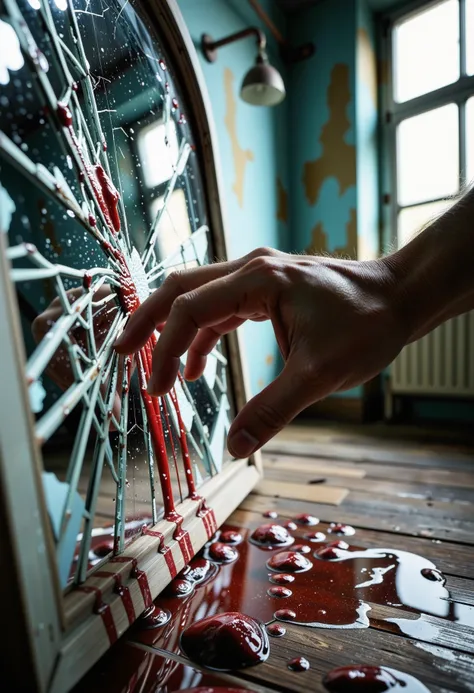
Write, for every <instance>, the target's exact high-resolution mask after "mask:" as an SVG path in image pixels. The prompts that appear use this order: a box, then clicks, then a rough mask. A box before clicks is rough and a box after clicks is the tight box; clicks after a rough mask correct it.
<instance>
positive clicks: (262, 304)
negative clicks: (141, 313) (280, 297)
mask: <svg viewBox="0 0 474 693" xmlns="http://www.w3.org/2000/svg"><path fill="white" fill-rule="evenodd" d="M264 281H265V279H264V278H262V277H260V276H259V275H256V274H250V273H246V274H242V272H235V273H233V274H232V275H230V276H228V277H221V278H220V279H215V280H214V281H212V282H210V283H208V284H206V285H205V286H201V287H200V288H198V289H196V290H195V291H191V292H189V293H188V294H184V295H182V296H181V297H179V298H178V299H177V300H176V301H175V302H174V304H173V307H172V309H171V311H170V314H169V318H168V320H167V321H166V324H165V326H164V328H163V331H162V333H161V336H160V338H159V339H158V342H157V344H156V347H155V350H154V352H153V369H152V376H151V378H150V382H149V385H148V391H149V392H150V394H152V395H162V394H165V393H166V392H168V391H169V390H170V389H171V388H172V387H173V384H174V382H175V380H176V376H177V374H178V369H179V364H180V358H181V356H182V355H183V354H184V353H185V352H186V351H187V350H188V349H189V347H190V345H191V344H192V342H193V340H194V339H195V337H196V335H197V333H198V331H199V330H200V329H202V328H209V327H212V326H213V325H219V324H221V323H223V322H224V321H226V320H229V319H230V318H234V317H235V318H239V319H240V320H241V321H242V322H243V321H244V320H246V319H247V318H248V317H250V316H251V315H253V314H254V313H257V312H258V313H266V312H267V307H266V303H267V300H268V299H269V298H270V297H271V296H272V295H273V291H272V287H271V286H267V287H266V288H265V291H262V282H264Z"/></svg>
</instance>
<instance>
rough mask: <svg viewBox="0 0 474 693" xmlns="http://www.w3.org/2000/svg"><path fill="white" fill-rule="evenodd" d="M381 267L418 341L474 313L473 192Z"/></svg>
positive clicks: (473, 190)
mask: <svg viewBox="0 0 474 693" xmlns="http://www.w3.org/2000/svg"><path fill="white" fill-rule="evenodd" d="M381 262H382V263H383V264H384V265H385V266H386V267H388V268H389V270H390V273H391V276H392V279H393V283H394V306H395V309H396V310H399V311H400V312H401V314H402V316H403V319H404V320H406V322H407V324H408V325H409V328H410V339H409V340H408V341H414V340H415V339H419V338H420V337H422V336H423V335H424V334H426V333H427V332H429V331H430V330H432V329H434V328H435V327H437V326H438V325H440V324H441V323H442V322H444V321H445V320H448V319H449V318H452V317H454V316H456V315H459V314H461V313H464V312H467V311H469V310H471V309H474V189H471V190H470V191H469V192H467V193H466V194H465V195H464V196H463V198H462V199H461V200H460V201H459V202H457V203H456V204H455V205H454V206H453V207H451V208H450V209H449V210H448V211H447V212H446V213H445V214H444V215H443V216H442V217H440V218H439V219H436V220H435V221H434V222H433V223H432V224H431V225H430V226H429V227H427V228H426V229H425V230H424V231H423V232H422V233H420V234H419V235H418V236H417V237H416V238H414V239H413V240H412V241H411V242H410V243H408V244H407V245H406V246H404V247H403V248H402V249H400V250H399V251H397V252H395V253H393V254H392V255H390V256H387V257H386V258H383V259H382V260H381Z"/></svg>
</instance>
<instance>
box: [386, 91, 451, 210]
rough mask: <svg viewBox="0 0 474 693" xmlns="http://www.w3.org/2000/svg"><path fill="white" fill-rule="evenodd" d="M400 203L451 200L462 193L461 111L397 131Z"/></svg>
mask: <svg viewBox="0 0 474 693" xmlns="http://www.w3.org/2000/svg"><path fill="white" fill-rule="evenodd" d="M397 159H398V161H397V163H398V171H397V184H398V203H399V204H400V205H403V206H408V205H411V204H414V203H415V202H423V201H424V200H434V199H436V198H439V197H450V196H451V195H454V194H455V193H457V191H458V189H459V149H458V107H457V106H456V105H455V104H453V103H451V104H448V105H447V106H443V107H442V108H435V109H434V110H432V111H428V112H426V113H422V114H421V115H418V116H415V117H413V118H407V119H406V120H403V121H402V122H401V123H400V125H399V126H398V128H397Z"/></svg>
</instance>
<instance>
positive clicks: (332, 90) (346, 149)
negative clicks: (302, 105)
mask: <svg viewBox="0 0 474 693" xmlns="http://www.w3.org/2000/svg"><path fill="white" fill-rule="evenodd" d="M350 103H351V90H350V79H349V66H348V65H345V64H344V63H338V64H337V65H334V67H333V69H332V71H331V81H330V84H329V87H328V91H327V104H328V108H329V120H328V121H327V123H326V124H325V125H324V126H323V127H322V129H321V135H320V137H319V142H320V143H321V148H322V155H321V156H320V157H318V158H317V159H315V160H314V161H307V162H306V163H305V164H304V168H303V184H304V188H305V193H306V197H307V199H308V202H309V204H311V205H314V204H315V203H316V202H317V200H318V198H319V193H320V191H321V188H322V185H323V183H324V181H325V179H326V178H329V177H331V176H333V177H334V178H336V180H337V181H338V184H339V192H340V194H341V195H343V194H344V192H345V191H346V190H348V189H349V188H350V187H351V186H352V185H355V183H356V152H355V147H354V145H352V144H347V142H346V141H345V137H346V135H347V133H348V132H349V130H350V127H351V123H350V120H349V118H348V116H347V110H348V108H349V105H350Z"/></svg>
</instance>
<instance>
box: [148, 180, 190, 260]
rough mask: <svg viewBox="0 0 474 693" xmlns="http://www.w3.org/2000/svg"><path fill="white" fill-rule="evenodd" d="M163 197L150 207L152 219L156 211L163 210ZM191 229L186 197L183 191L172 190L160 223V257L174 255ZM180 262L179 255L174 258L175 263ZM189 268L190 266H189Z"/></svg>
mask: <svg viewBox="0 0 474 693" xmlns="http://www.w3.org/2000/svg"><path fill="white" fill-rule="evenodd" d="M163 201H164V196H162V197H158V198H156V199H155V200H153V202H152V203H151V205H150V211H151V216H152V219H154V217H155V215H156V214H157V212H158V210H160V209H162V208H163ZM191 233H192V229H191V225H190V223H189V215H188V208H187V205H186V197H185V195H184V192H183V190H181V188H178V189H177V190H174V191H173V193H172V195H171V197H170V198H169V200H168V204H167V205H166V210H165V212H164V214H163V216H162V218H161V221H160V233H159V234H158V238H157V243H158V246H159V249H160V256H161V257H162V258H166V257H168V256H169V255H172V254H173V253H175V252H176V251H177V250H178V249H179V247H180V245H181V244H182V243H184V241H186V239H188V238H189V237H190V236H191ZM180 261H181V262H182V257H181V255H179V256H177V257H176V260H175V262H176V263H179V262H180ZM189 266H191V265H189Z"/></svg>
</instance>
